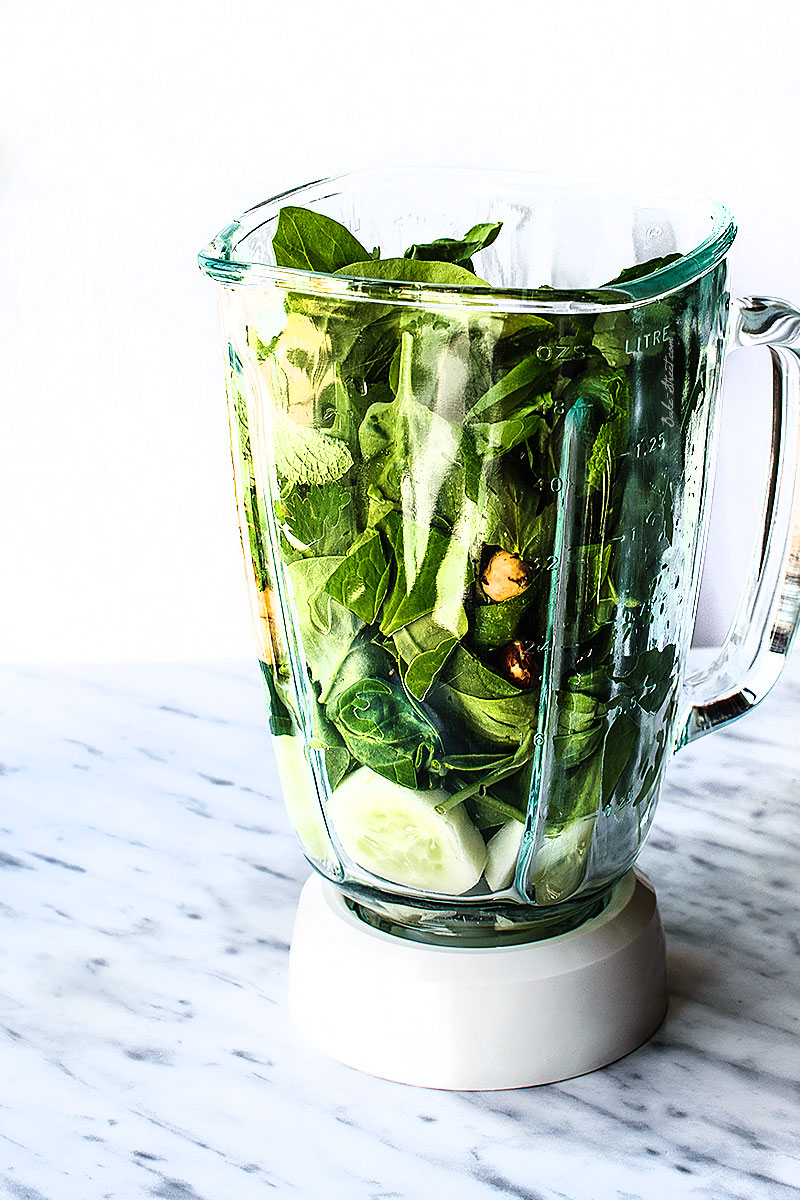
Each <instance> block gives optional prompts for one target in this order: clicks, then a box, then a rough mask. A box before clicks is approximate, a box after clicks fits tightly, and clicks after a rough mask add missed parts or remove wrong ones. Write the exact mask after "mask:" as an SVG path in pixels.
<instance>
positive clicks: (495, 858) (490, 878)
mask: <svg viewBox="0 0 800 1200" xmlns="http://www.w3.org/2000/svg"><path fill="white" fill-rule="evenodd" d="M524 832H525V823H524V821H517V820H516V818H513V819H512V820H510V821H506V823H505V825H503V826H502V827H501V828H500V829H498V831H497V833H496V834H494V836H493V837H491V838H490V839H489V843H488V845H487V847H486V851H487V853H486V869H485V871H484V872H483V873H484V875H485V876H486V882H487V883H488V885H489V887H490V889H491V890H492V891H493V892H502V891H503V890H504V889H505V888H507V887H508V886H509V885H510V884H511V882H512V881H513V879H514V876H515V874H516V871H517V859H518V858H519V848H520V846H521V845H522V835H523V833H524Z"/></svg>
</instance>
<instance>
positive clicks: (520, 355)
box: [229, 207, 705, 905]
mask: <svg viewBox="0 0 800 1200" xmlns="http://www.w3.org/2000/svg"><path fill="white" fill-rule="evenodd" d="M501 236H502V230H501V226H500V224H499V223H496V222H495V223H491V222H485V223H481V224H477V225H475V226H473V228H471V229H470V230H468V232H467V233H466V234H464V236H463V237H454V236H453V237H451V236H443V237H441V238H436V239H433V240H432V241H430V242H426V243H418V244H415V245H414V246H411V247H409V248H408V250H407V251H406V253H405V256H404V257H402V258H398V257H391V258H381V257H380V249H379V248H375V249H374V250H373V251H372V253H370V251H369V250H368V249H367V248H366V247H364V246H363V245H362V244H361V243H360V242H359V241H358V239H357V238H356V237H355V236H354V235H353V234H352V233H351V232H350V231H348V230H347V229H346V228H344V226H342V225H340V224H339V223H338V222H336V221H334V220H332V219H331V218H329V217H326V216H324V215H322V214H320V213H317V212H313V211H311V210H306V209H302V208H297V207H285V208H284V209H282V210H281V212H280V215H279V219H278V222H277V228H276V231H275V236H274V239H273V248H274V252H275V261H276V263H277V264H278V266H283V267H288V268H295V269H300V270H304V271H311V272H323V273H328V274H337V275H339V276H340V277H342V279H345V278H346V279H352V280H354V281H358V280H363V281H369V282H371V283H372V284H373V285H377V286H373V287H369V288H368V287H367V286H366V284H365V285H364V286H362V287H359V286H358V283H357V282H355V283H354V284H353V285H352V288H351V289H345V288H342V289H340V290H341V291H342V292H343V293H345V294H343V295H342V296H341V297H339V298H337V299H333V298H332V297H330V296H328V295H318V294H312V290H311V288H310V287H307V288H306V289H305V290H298V291H296V292H287V294H286V301H285V308H286V320H285V323H284V325H283V327H282V328H281V331H280V332H279V333H277V334H276V333H275V325H274V324H269V325H266V327H265V328H264V329H263V330H261V329H259V328H258V327H257V326H258V319H256V320H254V321H253V322H252V323H251V322H250V320H249V318H248V326H247V333H246V348H247V350H248V352H249V355H250V363H251V365H252V366H253V370H254V371H257V372H258V374H259V380H260V383H261V384H262V385H263V387H264V391H265V394H266V396H267V397H268V398H269V401H270V403H269V404H267V405H266V406H265V409H266V412H267V417H266V419H265V425H266V426H267V428H266V429H265V430H263V431H260V433H261V434H262V435H263V436H264V437H265V438H266V439H267V440H268V441H269V444H270V447H271V449H270V452H269V454H270V456H271V463H272V464H274V471H272V470H270V472H269V483H268V486H269V490H270V493H272V492H274V493H275V494H274V495H272V494H270V497H269V498H268V497H266V496H264V495H262V494H261V493H260V491H259V488H258V486H257V482H256V480H257V478H261V476H260V474H259V472H258V471H257V470H256V469H255V467H256V466H258V463H255V464H254V462H253V448H252V445H251V441H250V431H249V425H248V404H247V402H246V400H245V395H246V389H245V373H244V371H243V367H242V361H241V358H240V353H241V350H240V351H238V352H237V349H236V348H235V347H234V346H233V345H231V347H230V354H229V359H230V372H231V375H230V378H231V384H230V390H229V400H230V408H231V421H232V428H233V429H234V431H235V437H238V439H239V444H238V450H237V454H238V458H237V472H238V474H239V476H240V478H241V487H240V501H239V503H240V512H241V514H242V522H243V528H244V526H245V525H246V526H247V531H248V533H247V539H246V547H247V550H248V552H249V555H250V558H251V560H252V565H253V571H254V574H255V577H256V582H257V585H258V588H259V590H260V592H261V593H262V599H263V596H264V594H265V593H264V589H267V588H269V589H276V590H277V591H278V592H279V593H280V594H281V596H282V597H283V593H284V591H285V592H286V593H287V597H286V605H287V608H288V609H289V610H290V611H289V617H288V618H287V620H288V622H289V623H290V624H291V627H292V630H293V633H294V635H296V636H295V637H294V642H295V643H296V645H295V646H293V647H291V648H290V651H291V652H290V653H289V654H288V658H287V661H285V662H281V663H274V664H272V665H269V666H268V665H266V664H264V665H263V666H262V670H263V671H264V675H265V681H266V684H267V688H268V692H269V699H270V724H271V728H272V729H273V731H274V732H276V733H278V734H280V735H284V734H289V733H291V734H293V735H294V736H299V734H300V728H301V726H302V728H303V730H304V731H305V733H306V736H308V737H309V740H310V746H311V749H313V750H316V751H318V752H319V755H318V756H317V758H316V759H315V760H314V761H315V762H316V763H319V762H321V761H323V759H324V764H325V769H326V772H327V776H328V784H329V786H330V787H331V788H333V789H337V788H339V786H340V785H341V784H343V783H346V782H347V781H348V780H352V779H355V778H361V777H360V776H358V777H357V776H356V772H358V771H359V770H360V769H361V768H362V767H368V768H370V770H371V771H373V772H375V773H377V774H378V775H382V776H384V777H385V778H386V779H388V780H391V781H392V783H394V784H397V785H399V786H400V787H403V788H409V789H424V790H425V792H426V801H427V800H428V799H429V797H428V795H427V793H428V792H429V791H430V792H432V794H433V795H434V796H435V797H436V799H435V801H434V800H431V804H432V805H433V804H434V803H435V810H436V812H437V813H439V812H441V813H447V812H449V811H450V810H451V809H456V808H459V807H460V806H463V807H462V811H461V813H460V814H459V821H460V823H461V824H462V825H463V826H464V828H465V829H466V828H468V827H469V825H470V822H471V823H472V824H473V825H474V826H475V828H474V829H473V830H472V833H473V834H474V835H475V837H478V836H479V835H478V834H477V829H480V830H481V831H484V832H485V833H486V834H487V836H488V835H489V832H490V831H492V830H498V829H499V828H500V827H502V826H506V825H507V824H508V823H509V822H515V823H516V824H524V823H525V822H526V820H529V821H530V824H531V837H532V838H533V839H534V843H535V844H536V846H537V850H536V855H537V858H536V861H535V862H534V863H533V865H532V867H531V879H530V886H531V888H532V889H533V890H534V892H535V896H536V902H537V904H542V905H547V904H554V903H558V902H559V901H561V900H563V899H565V898H567V897H569V896H571V895H573V894H574V893H575V892H576V891H577V890H579V889H580V888H581V886H582V885H583V884H584V880H587V881H588V880H589V876H588V875H587V870H588V869H589V867H590V865H591V862H593V861H594V860H593V858H591V857H590V852H591V850H592V839H593V836H594V830H595V824H596V823H597V825H598V830H599V828H600V823H601V822H602V821H603V820H604V819H605V815H604V814H606V813H608V814H614V818H615V819H619V821H620V822H621V823H622V822H623V821H628V822H634V821H636V820H638V819H639V815H640V814H639V812H638V809H639V808H641V807H642V806H645V805H646V804H647V803H648V802H649V798H650V797H651V796H652V792H653V789H654V788H655V787H656V786H657V784H658V780H659V778H660V772H661V770H662V768H663V763H664V757H665V754H666V747H667V734H666V733H665V728H666V726H667V725H668V724H669V720H670V719H671V714H673V713H674V710H675V697H676V692H677V675H678V661H677V650H676V639H677V634H675V635H673V634H672V633H671V631H670V628H669V624H668V623H667V624H664V620H666V617H664V610H665V605H664V604H662V606H661V608H659V607H658V606H657V603H656V601H657V599H664V600H665V603H667V602H669V600H670V599H671V597H670V596H669V595H667V592H666V585H665V584H664V582H663V578H664V576H663V571H664V567H665V563H666V562H667V560H668V555H667V551H668V550H669V548H670V547H671V546H672V544H673V541H674V539H675V538H676V536H677V535H676V528H674V527H673V511H674V510H675V508H676V505H677V506H678V507H679V505H680V497H681V490H680V489H681V488H682V486H683V478H684V461H685V455H686V452H687V451H686V446H685V444H684V443H685V440H686V437H687V430H689V429H690V428H691V427H692V424H693V422H696V419H697V418H696V415H695V414H696V411H697V406H698V405H699V402H700V399H701V397H702V380H703V363H702V361H701V357H700V351H699V350H698V349H697V347H694V348H691V347H690V348H689V350H687V351H686V352H685V354H684V357H685V358H686V362H685V363H683V360H679V358H677V357H676V356H677V355H679V354H682V353H684V350H683V342H682V341H681V340H680V338H679V337H678V334H677V331H678V330H679V329H680V328H682V326H681V323H680V321H681V313H682V312H683V309H681V308H680V305H681V304H686V305H688V304H689V302H690V301H689V299H688V298H687V299H683V298H680V297H679V298H676V297H675V296H673V295H672V294H671V295H670V296H668V297H666V298H664V299H663V300H659V301H654V302H652V303H642V304H641V305H637V306H636V307H628V308H627V309H620V308H619V306H618V304H617V305H616V306H614V304H613V302H614V301H618V300H619V296H618V295H617V296H616V297H615V296H614V295H611V296H609V294H608V292H602V291H600V290H595V291H589V290H587V291H586V292H585V293H583V294H581V298H584V297H585V299H586V300H588V301H592V302H593V307H588V308H586V311H584V310H582V309H581V306H580V305H578V304H576V305H575V306H574V309H572V308H571V309H570V310H569V311H564V312H563V313H560V312H558V311H556V309H555V307H554V309H553V311H552V312H550V311H548V314H547V316H546V317H545V316H540V315H536V314H531V313H524V312H523V313H511V312H509V313H502V312H498V311H497V310H496V308H493V309H492V310H491V311H489V310H484V309H483V308H479V307H477V306H476V304H475V297H474V296H472V295H470V296H469V302H466V301H465V302H464V303H461V298H460V295H459V293H458V291H455V292H454V294H453V295H452V297H449V298H448V301H447V304H446V305H443V304H435V305H434V304H427V303H426V296H425V289H426V288H433V289H435V288H445V289H446V288H453V289H475V288H478V289H480V288H485V287H488V286H489V285H488V284H486V283H485V282H484V280H483V279H481V278H480V277H479V276H478V275H477V274H476V273H475V265H474V260H475V258H476V256H477V255H478V254H479V253H480V252H481V251H482V250H483V249H485V248H486V247H488V246H490V245H492V244H493V243H494V242H495V241H496V239H497V238H498V237H501ZM498 244H499V243H498ZM675 257H676V256H666V257H665V258H663V259H654V260H652V261H651V262H650V263H642V264H639V265H638V266H636V267H632V268H627V269H626V270H624V271H621V272H620V274H619V275H618V276H617V277H616V279H614V280H612V281H611V282H610V284H608V285H604V286H606V287H617V286H619V287H621V288H624V285H626V284H629V283H633V282H634V281H636V280H639V279H642V278H643V277H644V276H645V275H647V274H650V273H651V272H654V271H658V270H661V269H663V267H665V266H667V265H669V263H670V262H671V261H673V260H674V258H675ZM479 269H480V268H479ZM383 283H385V284H387V285H394V284H398V285H399V284H407V285H409V288H410V293H409V291H408V290H407V289H400V288H394V287H392V286H387V287H386V288H383V287H381V286H380V285H381V284H383ZM698 286H701V285H700V284H698ZM702 286H705V284H703V285H702ZM415 289H416V291H415ZM635 291H636V289H634V292H635ZM573 299H574V296H573ZM604 301H605V302H609V301H610V302H612V304H611V305H610V306H609V307H608V308H602V309H601V311H598V307H599V306H601V305H602V304H603V302H604ZM693 324H696V322H693V321H688V320H687V321H685V322H684V325H685V326H687V327H688V326H690V325H693ZM669 338H674V341H673V342H672V343H670V347H671V348H670V354H671V356H672V357H671V358H670V360H669V364H670V365H669V370H670V371H674V373H675V375H676V378H680V379H683V377H684V375H685V376H686V378H687V382H686V386H685V389H684V393H681V391H680V388H679V386H678V385H675V386H674V387H672V383H674V380H671V379H670V377H669V374H668V371H667V367H666V365H665V362H666V360H665V353H666V351H665V350H664V347H665V345H666V343H667V341H668V339H669ZM687 355H688V358H687V357H686V356H687ZM668 382H669V383H670V388H671V390H670V394H669V397H668V402H667V400H666V399H665V400H664V401H663V402H662V401H661V400H660V399H659V397H660V396H661V395H662V394H663V395H664V396H666V391H667V383H668ZM659 389H660V391H659ZM643 397H644V399H645V400H646V401H647V402H646V403H643V402H642V400H643ZM652 397H656V399H655V400H653V399H652ZM253 444H256V443H255V442H254V443H253ZM269 505H272V514H271V515H272V517H274V524H273V526H272V527H271V526H270V522H269V520H268V519H267V517H268V515H269ZM276 535H277V536H276ZM680 536H681V537H684V536H686V534H685V531H684V530H681V533H680ZM274 543H277V544H274ZM498 552H504V553H500V554H498ZM517 560H518V561H517ZM498 562H499V563H505V564H508V563H512V565H513V566H514V568H515V571H516V574H513V572H512V575H513V579H512V575H509V576H508V579H506V576H505V575H503V574H502V572H501V573H500V584H501V585H503V586H502V587H497V586H495V580H492V583H491V585H490V583H489V582H487V580H488V576H487V570H488V568H489V566H490V565H491V564H492V563H494V564H497V563H498ZM276 578H277V584H276V583H275V579H276ZM509 579H511V584H510V586H509V582H508V581H509ZM285 581H288V586H287V587H285V588H282V586H281V584H282V582H285ZM482 581H483V582H482ZM659 589H660V590H659ZM667 615H669V614H667ZM662 617H663V620H662ZM295 651H296V653H295ZM289 660H291V661H289ZM292 672H293V674H292ZM290 675H291V678H292V681H293V683H292V686H290V685H289V683H288V682H287V681H288V680H289V678H290ZM540 680H541V682H540ZM320 756H322V757H321V758H320ZM373 778H374V777H373ZM543 780H547V785H546V791H547V794H546V795H544V794H540V789H541V788H542V781H543ZM348 786H350V785H348ZM346 794H347V787H345V788H343V789H342V790H341V791H339V792H337V798H339V799H341V798H342V797H343V796H345V795H346ZM400 807H401V808H402V805H401V806H400ZM412 810H413V811H417V809H414V807H413V805H412V806H411V807H410V808H409V812H411V811H412ZM454 816H455V814H454ZM542 826H543V827H544V840H542V837H541V833H542ZM443 828H446V823H445V825H444V826H443ZM626 828H628V826H626ZM511 832H512V833H514V834H516V832H517V831H516V830H515V829H514V828H513V827H512V829H511ZM470 836H472V835H470ZM598 836H599V834H598ZM637 836H638V834H637ZM537 839H538V841H537ZM401 840H402V839H401ZM509 840H510V844H513V843H514V839H513V838H511V837H510V835H509ZM475 845H476V846H478V847H479V842H478V843H475ZM379 858H380V855H378V859H379ZM378 859H376V861H377V860H378ZM603 869H605V868H603ZM482 886H485V885H482ZM586 886H588V882H587V885H586ZM487 903H488V898H487Z"/></svg>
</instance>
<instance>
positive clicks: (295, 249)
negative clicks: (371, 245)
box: [272, 205, 369, 274]
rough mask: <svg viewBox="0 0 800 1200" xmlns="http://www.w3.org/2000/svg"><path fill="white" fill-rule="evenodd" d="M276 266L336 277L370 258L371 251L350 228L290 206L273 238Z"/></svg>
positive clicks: (279, 216) (317, 214) (307, 210)
mask: <svg viewBox="0 0 800 1200" xmlns="http://www.w3.org/2000/svg"><path fill="white" fill-rule="evenodd" d="M272 250H273V253H274V255H275V263H276V265H277V266H279V267H296V268H299V269H300V270H302V271H324V272H325V273H326V274H332V273H333V272H334V271H338V270H339V268H340V267H346V266H347V264H348V263H352V262H360V261H361V259H364V258H369V254H368V252H367V251H366V250H365V249H364V247H363V246H362V245H361V243H360V242H359V240H358V238H356V237H354V236H353V234H352V233H351V232H350V230H349V229H346V228H345V227H344V225H340V224H339V222H338V221H334V220H333V219H332V218H331V217H326V216H324V215H323V214H322V213H319V212H314V211H313V210H312V209H310V208H298V207H296V206H295V205H287V206H286V207H285V208H282V209H281V210H280V213H279V214H278V227H277V229H276V230H275V236H274V237H273V239H272Z"/></svg>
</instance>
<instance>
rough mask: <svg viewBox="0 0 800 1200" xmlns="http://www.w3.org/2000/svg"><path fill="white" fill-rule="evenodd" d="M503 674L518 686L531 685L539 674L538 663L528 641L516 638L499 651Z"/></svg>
mask: <svg viewBox="0 0 800 1200" xmlns="http://www.w3.org/2000/svg"><path fill="white" fill-rule="evenodd" d="M500 666H501V670H502V672H503V674H504V675H505V676H506V678H507V679H510V680H511V682H512V683H517V684H519V686H520V687H533V685H534V683H535V682H536V680H537V678H538V675H539V664H538V662H537V660H536V655H535V654H534V653H533V649H532V648H531V645H530V642H523V641H520V640H516V641H513V642H509V643H508V645H507V646H503V648H502V650H501V651H500Z"/></svg>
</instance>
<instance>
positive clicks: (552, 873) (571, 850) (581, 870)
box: [531, 815, 597, 904]
mask: <svg viewBox="0 0 800 1200" xmlns="http://www.w3.org/2000/svg"><path fill="white" fill-rule="evenodd" d="M596 819H597V818H596V817H595V816H594V815H592V816H590V817H580V818H579V819H578V820H577V821H571V822H570V824H569V825H565V826H564V828H563V829H559V830H553V831H546V832H545V836H544V841H543V842H542V844H541V846H540V847H539V850H538V852H537V854H536V856H535V858H534V860H533V871H532V873H531V883H532V884H534V885H535V887H536V903H537V904H558V902H559V901H560V900H566V899H567V898H568V897H569V896H571V895H572V893H573V892H574V891H576V890H577V888H578V887H579V885H580V884H581V883H582V881H583V877H584V874H585V872H586V863H587V860H588V858H589V851H590V849H591V845H592V834H593V833H594V823H595V821H596Z"/></svg>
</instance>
